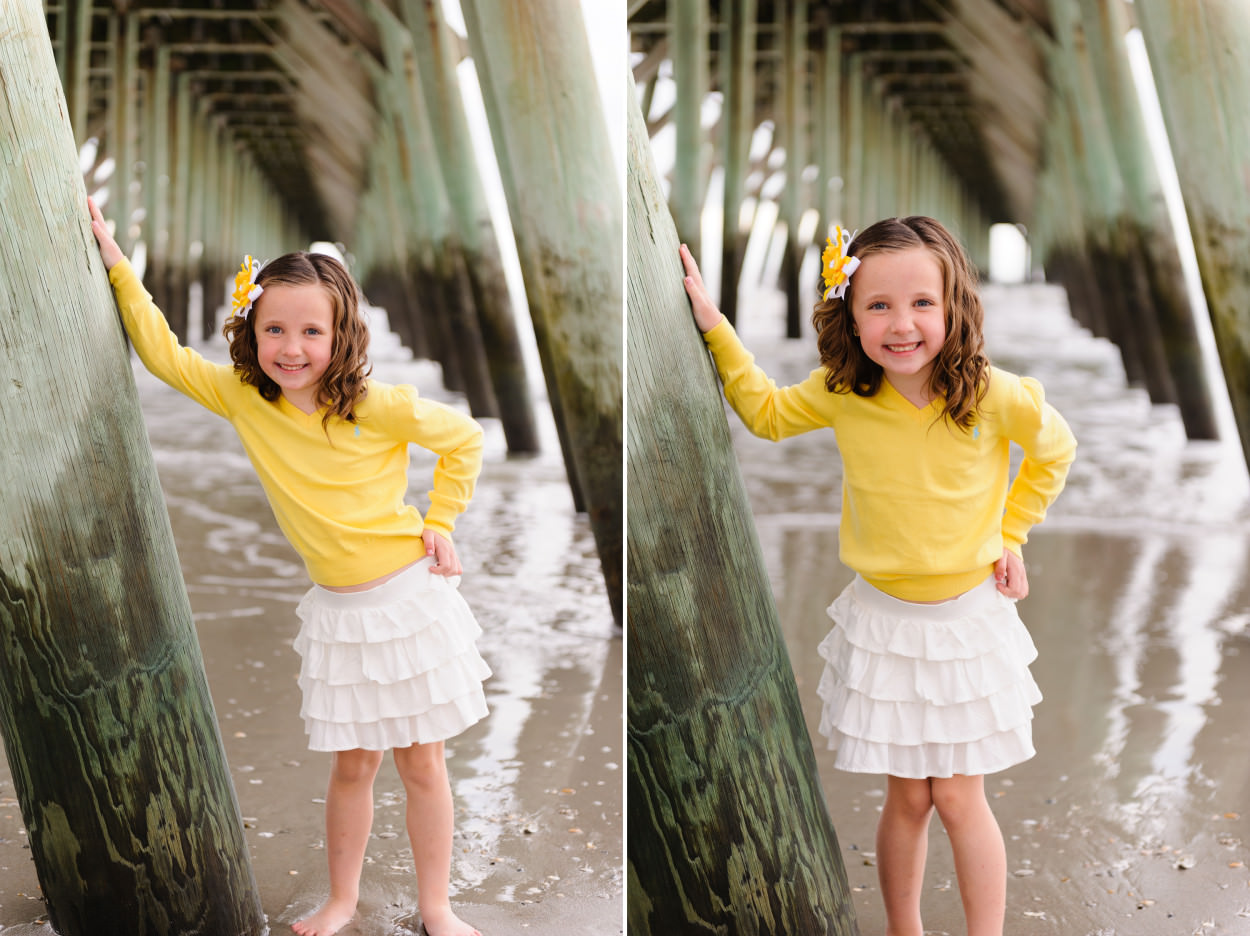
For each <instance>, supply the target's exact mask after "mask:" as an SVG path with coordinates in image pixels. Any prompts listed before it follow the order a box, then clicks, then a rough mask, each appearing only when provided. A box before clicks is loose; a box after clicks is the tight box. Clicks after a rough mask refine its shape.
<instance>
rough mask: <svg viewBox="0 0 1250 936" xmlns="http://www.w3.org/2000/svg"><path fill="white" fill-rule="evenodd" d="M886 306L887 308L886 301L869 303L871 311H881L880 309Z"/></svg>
mask: <svg viewBox="0 0 1250 936" xmlns="http://www.w3.org/2000/svg"><path fill="white" fill-rule="evenodd" d="M884 308H885V303H884V302H870V303H868V311H870V312H879V311H880V310H882V309H884Z"/></svg>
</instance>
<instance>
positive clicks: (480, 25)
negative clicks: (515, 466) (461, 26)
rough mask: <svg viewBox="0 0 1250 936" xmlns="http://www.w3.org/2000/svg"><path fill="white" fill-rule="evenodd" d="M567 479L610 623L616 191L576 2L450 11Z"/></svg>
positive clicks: (614, 547) (499, 1) (616, 433)
mask: <svg viewBox="0 0 1250 936" xmlns="http://www.w3.org/2000/svg"><path fill="white" fill-rule="evenodd" d="M460 7H461V10H462V12H463V13H464V19H465V24H466V25H467V27H468V32H469V47H470V49H471V51H472V53H473V63H474V66H475V68H476V69H477V73H478V76H479V78H480V80H481V85H482V100H483V101H484V103H485V106H486V116H487V118H488V120H489V121H490V130H491V137H492V139H493V140H494V145H495V152H496V154H497V155H498V157H499V172H500V176H501V177H502V179H503V188H504V193H505V194H506V195H507V199H508V213H509V216H510V217H511V219H512V229H513V233H514V235H515V239H516V246H517V255H518V256H519V257H520V261H521V273H522V275H523V276H524V278H525V292H526V295H527V297H528V300H529V306H530V317H531V319H532V320H533V322H534V334H535V337H536V338H537V341H538V349H539V354H540V356H541V357H542V363H543V373H544V376H545V377H546V381H547V393H548V396H549V397H550V399H551V407H552V412H553V413H554V414H555V419H556V424H557V427H561V432H562V436H561V442H562V445H563V446H564V451H565V455H566V463H567V462H569V461H571V462H572V468H571V470H570V472H569V475H570V482H571V483H572V484H574V485H579V486H580V488H581V492H582V495H583V500H584V503H585V505H586V512H587V514H588V515H589V517H590V525H591V528H592V529H593V531H594V535H595V545H596V547H597V548H598V552H599V559H600V561H601V562H602V564H603V576H604V579H605V581H606V583H607V590H608V598H609V601H610V602H611V605H612V612H613V615H614V616H615V618H616V620H617V621H618V622H619V621H620V620H621V573H622V568H621V566H622V562H623V555H622V554H623V529H624V521H623V514H624V509H623V504H622V497H621V488H622V470H623V465H622V462H623V456H624V452H623V450H622V438H621V420H622V417H621V409H622V394H621V355H622V347H621V345H622V335H621V332H622V328H621V291H622V289H623V287H624V274H623V272H622V266H623V260H624V257H623V256H622V249H621V248H622V244H621V230H622V226H623V219H622V217H621V185H620V178H619V175H618V173H617V168H616V164H615V161H614V160H613V158H612V150H611V146H610V145H609V141H608V130H607V123H606V121H605V120H604V114H603V107H602V105H601V104H600V101H599V94H598V89H597V87H596V83H595V80H594V67H593V63H592V62H591V58H590V45H589V42H588V41H587V38H586V29H585V25H584V23H583V21H582V14H581V8H580V6H579V4H578V2H577V0H529V2H526V3H514V2H512V0H462V2H461V4H460Z"/></svg>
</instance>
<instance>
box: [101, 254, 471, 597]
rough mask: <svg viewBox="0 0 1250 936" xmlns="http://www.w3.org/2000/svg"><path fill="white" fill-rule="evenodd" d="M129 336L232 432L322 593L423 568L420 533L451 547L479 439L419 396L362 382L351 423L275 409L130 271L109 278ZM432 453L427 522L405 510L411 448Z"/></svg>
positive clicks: (449, 412)
mask: <svg viewBox="0 0 1250 936" xmlns="http://www.w3.org/2000/svg"><path fill="white" fill-rule="evenodd" d="M109 281H110V282H111V283H112V284H113V290H114V292H115V294H116V296H117V302H118V307H119V308H120V310H121V313H122V321H123V323H124V325H125V327H126V333H127V334H128V335H129V336H130V340H131V342H132V343H133V344H134V347H135V351H136V352H138V355H139V358H140V360H142V361H143V364H144V366H146V367H147V369H148V370H149V371H151V372H152V373H153V374H154V375H155V376H157V377H158V378H160V379H161V380H162V381H164V382H165V383H167V384H169V386H171V387H173V388H174V389H175V390H178V391H180V392H181V393H184V394H186V395H187V396H188V397H190V398H191V399H192V400H194V401H195V402H197V403H199V404H200V405H202V406H204V407H206V408H207V409H209V410H211V411H212V412H214V413H216V414H218V415H219V416H223V417H225V418H226V419H227V420H229V421H230V424H231V425H232V426H233V427H234V430H235V432H236V433H237V434H238V436H239V441H240V442H242V443H243V450H244V451H245V452H246V453H247V457H248V459H249V460H250V461H251V463H252V466H253V467H254V468H255V469H256V474H257V476H258V477H259V478H260V483H261V486H262V487H263V488H264V490H265V494H266V496H267V498H268V500H269V505H270V507H271V508H272V509H273V513H274V517H275V518H276V519H277V521H278V526H279V527H280V528H281V530H282V532H283V534H284V535H285V536H286V538H287V539H288V540H289V541H290V543H291V545H292V546H293V547H294V548H295V551H296V552H298V553H299V554H300V557H301V558H302V559H303V560H304V564H305V566H306V567H307V569H308V574H309V576H310V577H311V578H312V580H313V581H314V582H316V583H317V584H319V585H329V586H331V587H342V586H348V585H359V584H361V583H364V582H368V581H372V580H373V579H376V578H380V577H382V576H384V575H387V574H389V573H391V572H394V571H396V570H398V569H401V568H403V567H404V566H406V565H408V564H410V563H412V562H414V561H416V560H417V559H420V558H422V557H423V556H424V555H425V548H424V543H423V542H422V540H421V533H422V531H423V530H425V529H427V528H428V529H431V530H435V531H437V532H439V533H441V534H443V535H444V536H450V535H451V532H452V530H453V529H454V527H455V521H456V517H457V516H459V514H460V513H462V512H463V511H464V509H465V507H467V506H468V503H469V499H470V498H471V497H472V496H473V487H474V484H475V483H476V480H477V476H478V473H479V472H480V471H481V467H482V429H481V427H480V426H479V425H478V424H477V423H476V422H475V421H474V420H472V419H471V418H469V417H468V416H466V415H464V414H463V413H460V412H458V411H457V410H455V409H453V408H452V407H450V406H446V405H444V404H442V403H438V402H436V401H433V400H426V399H424V398H422V397H421V396H420V395H419V394H418V392H417V390H416V388H415V387H413V386H410V385H407V384H397V385H392V384H387V383H383V382H382V381H378V380H372V379H370V380H368V381H367V382H366V386H367V393H366V394H365V396H364V398H363V399H362V400H361V401H360V402H359V403H358V404H357V406H356V409H355V416H356V419H355V421H348V420H345V419H343V418H341V417H339V416H331V417H330V419H329V421H328V422H326V423H325V424H324V426H323V424H322V418H323V416H324V415H325V410H324V409H319V410H317V411H316V412H313V413H305V412H303V411H302V410H300V409H299V408H298V407H296V406H294V405H292V404H291V403H290V401H288V400H287V399H286V398H285V397H283V396H279V397H278V399H277V400H275V401H273V402H272V403H271V402H269V401H268V400H266V399H265V398H264V397H262V396H261V395H260V391H259V390H258V389H257V388H256V387H254V386H252V385H250V384H245V383H244V382H243V381H242V379H241V378H240V376H239V374H238V373H237V372H236V371H235V370H234V368H233V367H231V366H226V365H222V364H216V363H213V362H212V361H208V360H206V359H205V358H204V357H203V356H202V355H200V354H199V353H198V352H196V351H195V350H193V349H191V348H185V347H183V346H182V345H181V344H179V342H178V339H177V337H176V336H175V335H174V334H173V332H171V331H170V330H169V326H168V325H167V323H166V321H165V317H164V315H162V313H161V311H160V309H158V308H157V307H156V305H155V303H154V302H153V301H152V297H151V296H150V295H149V294H148V292H147V290H146V289H144V287H143V283H142V282H141V281H140V280H139V277H138V276H136V275H135V272H134V269H133V268H132V267H131V266H130V264H129V263H128V262H127V261H125V260H123V261H121V262H120V263H118V264H117V265H116V266H114V267H113V268H112V270H110V271H109ZM410 442H412V443H415V444H417V445H420V446H422V447H423V448H426V449H429V450H431V451H433V452H435V453H436V454H437V455H438V456H439V458H438V461H437V463H436V464H435V466H434V483H433V488H432V490H431V491H430V492H429V504H430V505H429V509H428V510H427V511H426V512H425V515H424V517H423V516H422V514H421V512H420V511H419V510H418V509H417V508H416V507H415V506H414V505H412V504H407V503H405V502H404V498H405V495H406V494H407V491H408V465H409V459H408V444H409V443H410Z"/></svg>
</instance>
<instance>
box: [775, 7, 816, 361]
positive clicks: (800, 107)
mask: <svg viewBox="0 0 1250 936" xmlns="http://www.w3.org/2000/svg"><path fill="white" fill-rule="evenodd" d="M807 12H808V4H807V0H793V2H792V3H788V4H785V7H784V9H782V10H780V11H779V13H778V15H779V17H780V23H779V25H780V26H781V28H782V31H783V32H782V40H781V46H782V58H781V65H780V70H779V71H780V73H779V78H780V80H781V81H782V82H784V109H785V114H784V117H783V119H782V127H783V133H784V137H785V147H786V184H785V189H783V191H782V195H781V206H780V208H781V211H780V215H779V217H780V220H781V223H782V224H784V225H785V231H786V245H785V252H784V253H783V254H782V260H781V281H782V288H783V290H784V291H785V294H786V337H787V338H798V337H799V335H800V333H801V331H802V327H803V319H804V318H805V315H804V309H803V308H802V306H803V301H802V300H803V298H804V297H807V296H808V294H809V291H810V289H811V287H810V286H809V287H808V289H803V286H802V284H801V283H800V282H799V270H800V268H801V267H802V265H803V255H804V253H806V251H807V247H808V244H807V243H805V242H804V243H800V241H799V227H800V222H801V219H802V217H803V212H804V211H805V210H806V209H807V207H808V206H807V205H806V204H804V201H803V168H804V167H805V166H806V165H807V138H808V131H807V120H808V113H809V110H810V103H809V102H808V100H807V83H808V82H807V68H808V52H807V31H808V28H809V23H808V16H807Z"/></svg>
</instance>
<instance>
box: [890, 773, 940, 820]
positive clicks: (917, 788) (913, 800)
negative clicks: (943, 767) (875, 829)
mask: <svg viewBox="0 0 1250 936" xmlns="http://www.w3.org/2000/svg"><path fill="white" fill-rule="evenodd" d="M886 807H887V808H888V809H891V810H893V811H895V812H896V813H901V814H902V815H905V816H907V817H909V818H911V819H914V820H916V821H923V820H926V819H928V818H929V812H930V810H932V809H933V793H932V790H931V789H930V786H929V781H928V780H914V779H911V778H907V777H890V778H889V781H888V785H887V788H886Z"/></svg>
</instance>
